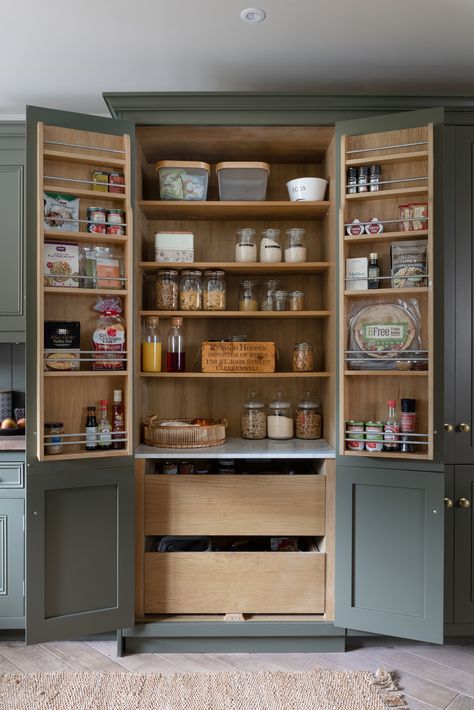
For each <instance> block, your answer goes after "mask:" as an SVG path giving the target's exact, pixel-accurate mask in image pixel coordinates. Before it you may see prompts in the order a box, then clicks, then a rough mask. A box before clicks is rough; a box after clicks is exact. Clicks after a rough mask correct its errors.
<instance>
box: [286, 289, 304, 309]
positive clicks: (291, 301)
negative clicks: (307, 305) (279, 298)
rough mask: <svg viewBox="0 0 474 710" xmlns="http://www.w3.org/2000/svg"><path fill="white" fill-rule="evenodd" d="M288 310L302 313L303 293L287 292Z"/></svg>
mask: <svg viewBox="0 0 474 710" xmlns="http://www.w3.org/2000/svg"><path fill="white" fill-rule="evenodd" d="M288 310H289V311H303V310H304V292H303V291H288Z"/></svg>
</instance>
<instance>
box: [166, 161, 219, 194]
mask: <svg viewBox="0 0 474 710" xmlns="http://www.w3.org/2000/svg"><path fill="white" fill-rule="evenodd" d="M210 170H211V166H210V165H209V164H208V163H202V162H200V161H198V160H160V161H159V162H158V163H157V164H156V172H157V173H158V179H159V181H160V198H161V199H162V200H205V199H206V196H207V183H208V180H209V172H210Z"/></svg>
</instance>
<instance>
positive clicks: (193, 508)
mask: <svg viewBox="0 0 474 710" xmlns="http://www.w3.org/2000/svg"><path fill="white" fill-rule="evenodd" d="M325 491H326V479H325V477H324V476H316V475H310V474H308V475H303V476H302V475H299V476H283V475H282V476H279V475H253V476H247V475H243V476H232V475H214V476H201V475H199V476H198V475H196V476H194V475H190V476H180V475H178V476H170V475H160V474H158V475H148V476H146V477H145V535H246V536H248V535H278V536H281V535H324V534H325V495H326V493H325Z"/></svg>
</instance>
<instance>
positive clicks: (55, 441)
mask: <svg viewBox="0 0 474 710" xmlns="http://www.w3.org/2000/svg"><path fill="white" fill-rule="evenodd" d="M62 434H64V424H63V422H45V425H44V435H45V440H44V453H45V454H61V453H62V450H63V437H62Z"/></svg>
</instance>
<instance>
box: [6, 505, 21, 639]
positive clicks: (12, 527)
mask: <svg viewBox="0 0 474 710" xmlns="http://www.w3.org/2000/svg"><path fill="white" fill-rule="evenodd" d="M24 508H25V501H24V500H23V498H2V499H0V629H5V628H7V629H8V628H21V627H22V626H23V624H24V620H23V616H24V613H25V612H24V606H25V600H24V579H25V547H24V527H23V523H24Z"/></svg>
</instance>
